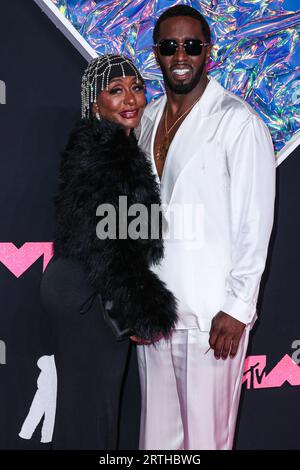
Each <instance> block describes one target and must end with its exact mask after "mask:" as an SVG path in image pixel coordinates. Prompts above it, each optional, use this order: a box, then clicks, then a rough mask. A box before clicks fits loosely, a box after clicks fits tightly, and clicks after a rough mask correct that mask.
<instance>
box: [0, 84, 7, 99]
mask: <svg viewBox="0 0 300 470" xmlns="http://www.w3.org/2000/svg"><path fill="white" fill-rule="evenodd" d="M0 104H6V86H5V82H4V81H3V80H0Z"/></svg>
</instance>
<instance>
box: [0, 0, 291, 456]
mask: <svg viewBox="0 0 300 470" xmlns="http://www.w3.org/2000/svg"><path fill="white" fill-rule="evenodd" d="M177 3H185V4H189V5H191V6H194V7H195V8H197V9H199V10H200V11H202V12H203V14H204V15H205V16H206V17H207V19H208V21H209V23H210V25H211V28H212V33H213V41H214V48H213V53H212V59H211V61H210V63H209V73H210V74H211V75H213V76H215V77H216V78H217V80H219V81H220V83H222V85H223V86H225V87H226V88H228V89H229V90H232V91H233V92H235V93H237V94H239V95H240V96H242V97H244V98H245V99H247V101H248V102H249V103H250V104H251V105H252V106H253V107H254V108H255V109H256V110H257V112H258V113H259V114H260V115H261V116H262V118H263V119H264V120H265V122H266V123H267V125H268V126H269V129H270V132H271V135H272V138H273V142H274V148H275V150H276V160H277V198H276V215H275V225H274V230H273V235H272V239H271V244H270V252H269V257H268V262H267V268H266V271H265V274H264V277H263V281H262V289H261V295H260V299H259V321H258V322H257V324H256V326H255V328H254V330H253V333H252V337H251V341H250V346H249V350H248V354H247V359H246V363H245V370H244V384H243V392H242V400H241V407H240V412H239V419H238V427H237V436H236V442H235V448H236V449H300V441H299V434H300V420H299V409H300V306H299V304H300V302H299V289H300V247H299V239H300V215H299V214H300V211H299V204H300V185H299V175H300V147H298V144H299V143H300V129H299V128H300V112H299V109H300V40H299V33H300V5H299V2H298V1H297V0H278V1H277V0H274V1H270V2H265V1H255V2H253V1H250V0H243V1H242V0H235V1H232V0H222V1H218V0H204V1H182V2H180V1H177V2H176V1H166V0H165V1H163V0H160V1H157V0H155V1H154V0H149V1H142V0H138V1H135V0H133V1H129V2H128V1H110V0H103V1H93V2H91V1H82V0H81V1H75V0H35V1H34V0H15V1H14V2H9V1H3V2H1V5H0V16H1V29H0V154H1V160H0V161H1V171H0V191H1V197H0V227H1V230H0V278H1V283H0V402H1V406H0V448H1V449H50V448H51V437H52V432H53V425H54V421H55V403H56V386H57V382H56V370H55V361H54V356H53V350H52V337H51V329H50V328H49V325H48V324H47V321H46V316H45V314H44V312H43V309H42V307H41V304H40V300H39V284H40V280H41V276H42V273H43V271H44V269H45V267H46V266H47V263H48V262H49V261H50V259H51V257H52V237H53V196H54V194H55V192H56V189H57V176H58V166H59V161H60V152H61V150H62V149H63V148H64V145H65V142H66V139H67V135H68V133H69V131H70V129H71V128H72V126H73V124H74V122H75V121H76V120H77V119H78V118H79V117H80V104H81V103H80V83H81V76H82V72H83V70H84V68H85V66H86V63H87V60H89V59H91V58H92V57H95V56H97V55H98V54H101V53H103V52H115V51H118V52H121V53H124V54H127V55H129V56H130V57H132V58H133V59H134V61H135V63H136V64H137V66H138V67H139V68H140V70H141V71H142V74H143V76H144V77H145V79H146V83H147V95H148V99H149V100H150V99H155V97H157V96H159V95H160V94H161V93H163V85H162V82H161V76H160V73H159V70H158V69H157V66H156V64H155V61H154V58H153V54H152V49H151V45H152V38H151V33H152V28H153V24H154V22H155V19H156V18H157V17H158V16H159V15H160V13H161V12H162V11H164V9H166V8H168V7H170V6H172V5H174V4H177ZM107 360H108V364H109V357H108V358H107ZM139 400H140V396H139V384H138V374H137V365H136V356H135V350H134V349H132V353H131V359H130V363H129V365H128V373H127V378H126V382H125V384H124V391H123V398H122V412H121V424H120V443H119V444H120V448H122V449H135V448H137V445H138V427H139ZM78 413H80V409H79V410H78Z"/></svg>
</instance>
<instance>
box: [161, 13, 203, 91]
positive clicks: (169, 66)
mask: <svg viewBox="0 0 300 470" xmlns="http://www.w3.org/2000/svg"><path fill="white" fill-rule="evenodd" d="M164 39H173V40H175V41H176V42H177V43H183V42H184V41H185V40H187V39H199V40H200V41H201V42H206V39H205V36H204V35H203V33H202V25H201V23H200V21H198V20H196V19H195V18H191V17H188V16H176V17H173V18H168V19H167V20H165V21H163V22H162V23H161V25H160V31H159V38H158V41H157V42H159V41H162V40H164ZM209 52H210V48H209V47H203V48H202V51H201V54H200V55H193V56H192V55H188V54H187V53H186V52H185V49H184V47H183V46H179V47H178V48H177V50H176V53H175V54H174V55H171V56H163V55H162V54H160V52H159V48H157V47H156V48H155V49H154V53H155V57H156V60H157V62H158V64H159V66H160V68H161V71H162V74H163V77H164V82H165V85H166V86H167V87H168V88H169V89H170V90H171V91H173V92H174V93H176V94H187V93H189V92H190V91H192V90H193V89H194V88H195V86H196V85H197V84H198V83H199V82H200V79H201V77H202V75H203V72H204V67H205V62H206V59H207V58H208V57H209Z"/></svg>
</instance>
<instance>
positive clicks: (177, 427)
mask: <svg viewBox="0 0 300 470" xmlns="http://www.w3.org/2000/svg"><path fill="white" fill-rule="evenodd" d="M248 337H249V327H246V329H245V332H244V334H243V336H242V338H241V341H240V345H239V349H238V352H237V355H236V356H235V358H234V359H230V358H228V359H226V360H223V359H219V360H217V359H215V357H214V354H213V350H211V349H210V350H209V351H208V352H207V350H208V348H209V344H208V339H209V333H208V332H203V331H200V330H199V329H197V328H195V329H190V330H175V331H174V332H173V334H172V336H171V338H170V339H169V340H168V341H166V340H164V339H162V340H160V341H158V342H157V343H156V344H155V345H151V346H143V345H141V346H138V347H137V350H138V363H139V374H140V383H141V395H142V410H141V428H140V445H139V447H140V449H143V450H163V449H164V450H178V449H184V450H188V449H191V450H202V449H211V450H212V449H215V450H227V449H231V448H232V443H233V438H234V431H235V423H236V417H237V411H238V404H239V398H240V392H241V382H242V374H243V366H244V360H245V356H246V351H247V346H248Z"/></svg>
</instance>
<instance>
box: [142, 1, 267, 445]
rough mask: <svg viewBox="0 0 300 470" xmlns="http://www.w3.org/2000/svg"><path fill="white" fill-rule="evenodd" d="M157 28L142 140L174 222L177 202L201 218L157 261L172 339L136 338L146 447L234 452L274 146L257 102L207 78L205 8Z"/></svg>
mask: <svg viewBox="0 0 300 470" xmlns="http://www.w3.org/2000/svg"><path fill="white" fill-rule="evenodd" d="M153 36H154V43H155V46H154V50H155V55H156V59H157V61H158V64H159V65H160V67H161V70H162V73H163V77H164V82H165V88H166V95H165V96H163V97H161V98H160V99H158V100H157V101H155V102H153V103H151V104H149V105H148V107H147V108H146V110H145V113H144V116H143V119H142V127H141V136H140V140H139V143H140V145H141V147H142V148H143V149H144V151H145V152H146V153H147V155H148V156H149V158H150V159H151V161H152V163H153V168H154V171H155V172H156V174H157V178H158V180H159V181H160V184H161V197H162V202H163V204H164V206H165V215H166V219H167V221H168V223H169V229H170V230H171V229H172V223H174V218H175V225H176V223H177V222H178V221H176V217H178V212H176V211H175V212H174V211H173V209H172V208H173V207H175V206H176V207H178V206H179V207H183V206H190V207H192V209H193V210H192V212H191V213H192V214H194V215H192V217H190V218H187V219H186V218H184V219H183V220H184V222H183V224H184V228H185V229H186V228H187V229H188V232H190V233H192V234H193V237H192V238H191V237H189V238H188V239H186V238H184V237H182V238H181V239H178V238H177V239H176V237H174V234H173V233H171V234H170V233H169V236H168V237H166V240H165V258H164V260H163V262H162V263H161V264H160V265H159V266H158V267H156V268H155V271H156V272H157V274H158V275H159V277H160V278H161V279H162V280H163V281H165V283H166V284H167V286H168V287H169V288H170V289H171V290H172V291H173V293H174V294H175V296H176V297H177V299H178V310H179V321H178V324H177V327H176V329H175V330H174V332H173V334H172V336H171V337H170V339H169V340H168V341H166V340H165V339H161V340H159V341H157V343H156V344H155V345H139V346H138V361H139V370H140V379H141V390H142V417H141V430H140V448H141V449H231V448H232V442H233V437H234V429H235V422H236V416H237V410H238V402H239V397H240V389H241V380H242V373H243V365H244V359H245V355H246V350H247V344H248V334H249V330H250V328H251V326H252V325H253V323H254V321H255V319H256V302H257V296H258V291H259V284H260V279H261V275H262V273H263V270H264V267H265V261H266V256H267V250H268V243H269V238H270V234H271V230H272V225H273V210H274V195H275V159H274V152H273V146H272V141H271V137H270V135H269V132H268V129H267V127H266V125H265V124H264V123H263V121H262V120H261V119H260V117H259V116H258V115H257V114H256V113H255V111H254V110H253V109H252V108H251V107H250V106H249V105H247V104H246V103H245V102H244V101H243V100H241V99H240V98H238V97H236V96H235V95H233V94H232V93H230V92H228V91H226V90H225V89H224V88H223V87H222V86H221V85H219V84H218V82H217V81H216V80H214V79H213V78H208V77H207V75H206V71H205V64H206V62H207V60H208V58H209V54H210V49H211V45H210V44H211V38H210V31H209V26H208V24H207V22H206V20H205V19H204V18H203V16H202V15H201V14H200V13H199V12H197V11H196V10H194V9H193V8H191V7H188V6H185V5H177V6H175V7H173V8H171V9H169V10H167V11H166V12H164V13H163V15H162V16H161V17H160V18H159V19H158V21H157V23H156V26H155V28H154V32H153ZM199 208H200V210H197V209H199ZM171 214H173V215H172V216H171ZM174 214H175V215H174ZM195 214H196V216H195ZM172 217H173V219H172ZM195 217H196V218H197V220H196V221H195ZM172 220H173V222H172ZM194 222H197V223H196V227H197V228H196V232H195V230H194V229H193V228H192V225H193V224H194ZM179 225H180V224H179ZM189 229H191V230H189ZM171 231H172V230H171Z"/></svg>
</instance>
